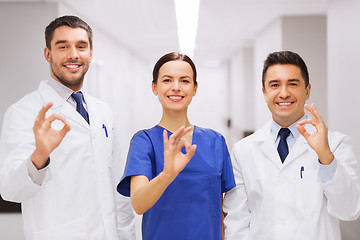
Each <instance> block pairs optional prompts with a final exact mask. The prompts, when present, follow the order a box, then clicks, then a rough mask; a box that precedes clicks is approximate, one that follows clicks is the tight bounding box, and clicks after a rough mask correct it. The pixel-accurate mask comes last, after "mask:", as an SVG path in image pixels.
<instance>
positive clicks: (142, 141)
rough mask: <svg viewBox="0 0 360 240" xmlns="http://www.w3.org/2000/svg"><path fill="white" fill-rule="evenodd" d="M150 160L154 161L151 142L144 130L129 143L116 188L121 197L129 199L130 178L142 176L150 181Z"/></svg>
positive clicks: (151, 176) (151, 175)
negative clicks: (124, 164)
mask: <svg viewBox="0 0 360 240" xmlns="http://www.w3.org/2000/svg"><path fill="white" fill-rule="evenodd" d="M152 160H154V150H153V145H152V142H151V140H150V138H149V136H148V135H147V133H146V132H145V130H142V131H139V132H137V133H136V134H135V135H134V136H133V137H132V139H131V141H130V148H129V152H128V155H127V160H126V166H125V171H124V175H123V177H122V178H121V180H120V183H119V184H118V186H117V191H118V192H119V193H120V194H121V195H124V196H126V197H130V180H131V176H135V175H143V176H145V177H147V178H148V179H149V180H151V179H152V178H153V173H152Z"/></svg>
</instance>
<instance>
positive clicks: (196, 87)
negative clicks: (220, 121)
mask: <svg viewBox="0 0 360 240" xmlns="http://www.w3.org/2000/svg"><path fill="white" fill-rule="evenodd" d="M198 86H199V84H196V86H195V87H194V90H195V91H194V95H193V96H195V95H196V93H197V89H198Z"/></svg>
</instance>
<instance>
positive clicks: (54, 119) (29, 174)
mask: <svg viewBox="0 0 360 240" xmlns="http://www.w3.org/2000/svg"><path fill="white" fill-rule="evenodd" d="M45 39H46V48H45V50H44V55H45V58H46V60H47V61H48V62H49V64H50V70H51V78H50V79H49V80H48V81H43V82H41V83H40V86H39V88H38V89H37V91H35V92H32V93H30V94H28V95H26V96H25V97H23V98H22V99H21V100H19V101H18V102H17V103H15V104H14V105H12V106H11V107H10V108H9V109H8V110H7V112H6V114H5V118H4V123H3V128H2V134H1V142H0V191H1V195H2V197H3V198H4V199H5V200H8V201H13V202H20V203H21V207H22V215H23V222H24V231H25V238H26V239H28V240H119V239H124V240H129V239H135V225H134V215H133V211H132V209H131V205H130V203H129V201H128V200H127V199H125V198H123V197H122V196H120V195H119V194H116V188H115V186H116V184H117V182H118V181H119V179H120V177H121V175H122V171H123V164H122V163H121V161H120V159H119V151H118V147H119V144H118V142H117V140H116V139H117V138H116V132H115V130H114V126H113V119H112V112H111V110H110V108H109V107H108V106H107V105H106V104H104V103H103V102H101V101H99V100H97V99H95V98H93V97H91V96H89V95H88V94H87V93H86V92H83V91H82V92H81V88H82V85H83V80H84V75H85V73H86V72H87V70H88V68H89V64H90V62H91V58H92V54H93V47H92V30H91V28H90V26H89V25H88V24H87V23H85V22H84V21H83V20H81V19H80V18H78V17H75V16H63V17H59V18H57V19H55V20H54V21H52V22H51V23H50V24H49V25H48V26H47V28H46V30H45ZM40 109H41V110H40ZM39 111H40V112H39Z"/></svg>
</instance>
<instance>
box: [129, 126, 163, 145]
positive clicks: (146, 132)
mask: <svg viewBox="0 0 360 240" xmlns="http://www.w3.org/2000/svg"><path fill="white" fill-rule="evenodd" d="M158 135H160V136H161V138H162V131H161V129H158V128H157V127H153V128H149V129H142V130H139V131H137V132H136V133H135V134H134V135H133V137H132V139H131V141H132V142H134V141H136V142H138V141H141V142H148V143H151V142H152V139H153V138H154V137H156V136H158Z"/></svg>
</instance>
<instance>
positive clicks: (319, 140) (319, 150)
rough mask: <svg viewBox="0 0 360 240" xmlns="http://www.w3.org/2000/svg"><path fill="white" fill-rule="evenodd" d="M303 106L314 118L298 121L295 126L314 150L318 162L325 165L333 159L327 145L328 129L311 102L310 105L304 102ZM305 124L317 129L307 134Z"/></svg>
mask: <svg viewBox="0 0 360 240" xmlns="http://www.w3.org/2000/svg"><path fill="white" fill-rule="evenodd" d="M304 107H305V109H306V110H308V111H309V113H310V114H311V115H313V117H314V118H313V119H305V120H302V121H300V122H299V123H298V124H297V125H296V128H297V129H298V130H299V132H300V133H301V135H303V136H304V138H305V139H306V141H307V142H308V143H309V145H310V147H311V148H312V149H314V150H315V152H316V154H317V155H318V158H319V160H320V162H321V163H322V164H325V165H327V164H330V163H331V162H332V161H333V159H334V155H333V154H332V152H331V150H330V147H329V141H328V129H327V127H326V125H325V123H324V121H323V119H322V118H321V116H320V114H319V112H318V111H317V109H316V107H315V105H314V104H313V103H312V104H311V105H310V106H309V105H307V104H305V105H304ZM305 124H311V125H313V126H314V127H315V128H316V130H317V131H316V132H315V133H313V134H309V133H308V132H307V131H306V130H305V128H304V125H305Z"/></svg>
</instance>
